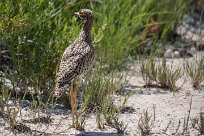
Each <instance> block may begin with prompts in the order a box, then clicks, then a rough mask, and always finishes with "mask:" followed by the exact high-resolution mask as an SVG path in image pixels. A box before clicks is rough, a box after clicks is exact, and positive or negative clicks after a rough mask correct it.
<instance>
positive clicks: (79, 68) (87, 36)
mask: <svg viewBox="0 0 204 136" xmlns="http://www.w3.org/2000/svg"><path fill="white" fill-rule="evenodd" d="M81 11H83V13H85V15H86V16H84V18H83V20H84V26H83V28H82V30H81V32H80V34H79V36H78V38H77V39H76V40H75V41H74V43H73V44H71V45H70V46H69V47H68V48H66V49H65V52H64V53H63V55H62V58H61V62H60V66H59V71H58V73H57V80H56V87H55V94H61V93H62V92H64V91H66V89H67V88H68V87H69V85H70V83H71V82H72V81H73V80H74V79H76V78H78V77H81V76H83V75H84V74H85V73H86V72H87V71H88V70H90V69H91V68H92V66H93V64H94V61H95V49H94V47H93V46H92V40H91V28H92V23H93V15H92V12H91V11H90V10H88V9H82V10H81ZM81 19H82V18H81Z"/></svg>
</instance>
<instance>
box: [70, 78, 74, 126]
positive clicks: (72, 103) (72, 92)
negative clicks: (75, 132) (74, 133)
mask: <svg viewBox="0 0 204 136" xmlns="http://www.w3.org/2000/svg"><path fill="white" fill-rule="evenodd" d="M69 90H70V92H71V107H72V128H75V125H74V90H73V82H71V85H70V86H69Z"/></svg>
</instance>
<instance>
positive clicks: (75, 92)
mask: <svg viewBox="0 0 204 136" xmlns="http://www.w3.org/2000/svg"><path fill="white" fill-rule="evenodd" d="M79 85H80V79H79V78H78V79H77V80H76V81H75V85H74V99H75V101H74V102H75V103H74V105H75V116H76V122H75V123H76V129H80V126H79V122H78V113H77V92H78V89H79Z"/></svg>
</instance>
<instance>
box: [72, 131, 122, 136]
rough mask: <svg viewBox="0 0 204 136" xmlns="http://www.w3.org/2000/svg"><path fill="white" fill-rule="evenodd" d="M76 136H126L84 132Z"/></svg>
mask: <svg viewBox="0 0 204 136" xmlns="http://www.w3.org/2000/svg"><path fill="white" fill-rule="evenodd" d="M76 136H125V134H118V133H107V132H84V133H80V134H77V135H76Z"/></svg>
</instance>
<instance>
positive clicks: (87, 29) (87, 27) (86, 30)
mask: <svg viewBox="0 0 204 136" xmlns="http://www.w3.org/2000/svg"><path fill="white" fill-rule="evenodd" d="M91 29H92V21H86V22H85V23H84V26H83V28H82V30H81V32H80V34H79V39H80V40H83V41H85V42H88V43H90V44H91V43H92V38H91Z"/></svg>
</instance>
